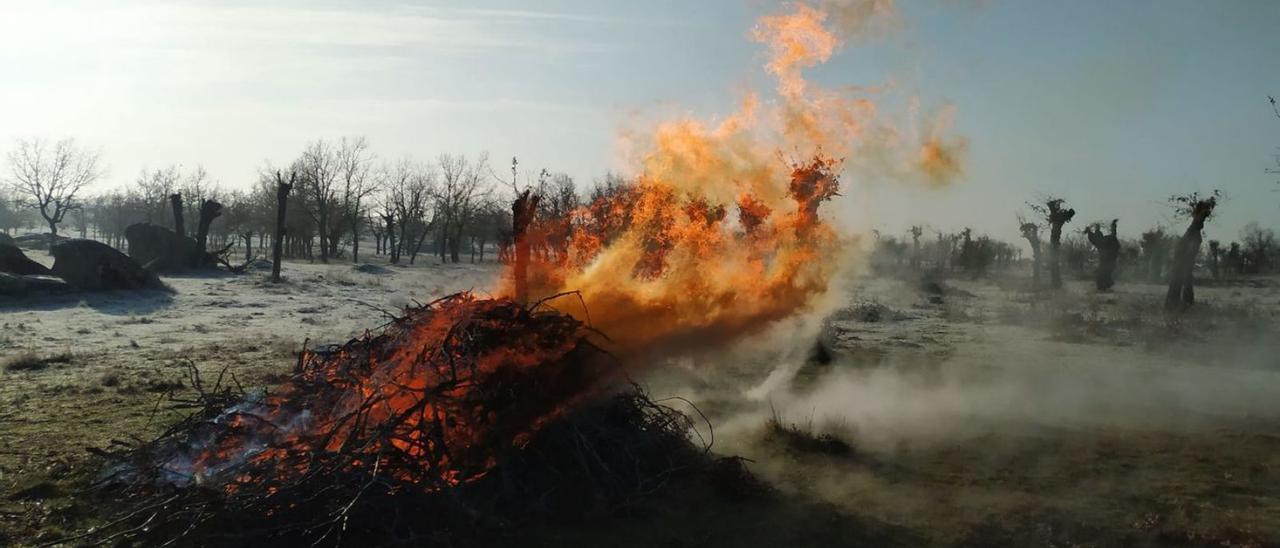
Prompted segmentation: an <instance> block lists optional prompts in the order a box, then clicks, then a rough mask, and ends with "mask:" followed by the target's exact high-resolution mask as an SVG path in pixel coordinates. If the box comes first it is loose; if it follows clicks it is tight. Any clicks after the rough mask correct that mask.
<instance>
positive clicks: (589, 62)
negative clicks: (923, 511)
mask: <svg viewBox="0 0 1280 548" xmlns="http://www.w3.org/2000/svg"><path fill="white" fill-rule="evenodd" d="M459 6H465V7H459ZM899 8H900V10H901V17H900V18H899V24H898V25H897V26H896V27H895V28H894V29H893V30H892V32H882V33H876V35H874V36H869V37H863V38H859V39H855V40H851V41H849V42H847V43H845V44H844V46H843V47H842V48H841V50H840V51H839V52H838V53H837V54H836V56H835V57H834V58H833V59H832V60H831V61H830V62H829V63H827V64H826V65H824V66H821V67H818V68H817V69H814V70H813V71H812V72H811V77H812V79H813V80H814V81H816V82H820V83H821V84H823V85H827V86H869V87H874V88H877V89H887V90H892V91H890V92H887V93H889V94H890V95H892V96H893V98H889V97H886V104H887V105H890V106H892V105H894V104H896V103H901V102H903V100H904V99H903V98H907V97H910V98H914V99H915V100H918V102H919V104H920V105H921V108H922V109H923V110H926V111H928V110H932V109H938V108H942V107H944V106H948V105H949V106H952V107H954V109H955V123H954V126H953V128H952V129H951V133H952V134H954V135H958V136H962V137H964V138H965V139H967V141H968V148H967V153H966V156H965V158H964V173H963V175H962V176H961V177H959V178H958V179H957V180H955V181H953V182H952V183H951V184H949V185H947V186H946V187H945V188H941V189H938V188H926V187H924V186H920V185H918V184H914V183H912V182H909V181H895V180H891V179H889V178H885V177H879V176H875V175H864V174H858V173H850V174H847V175H846V177H845V187H844V189H845V191H844V195H843V196H842V197H841V198H840V199H839V201H838V202H837V203H835V204H833V205H832V206H831V207H832V209H831V211H833V212H834V215H835V216H836V217H837V220H838V222H839V223H840V224H841V225H842V226H844V227H846V228H847V229H848V230H850V231H852V232H858V231H866V230H869V229H871V228H879V229H880V230H882V231H883V232H885V233H889V234H903V233H904V232H905V229H906V227H908V226H909V225H911V224H917V223H926V224H929V225H930V226H931V227H934V228H937V229H942V230H957V229H959V228H961V227H965V226H968V227H972V228H974V229H975V230H977V231H978V232H986V233H991V234H993V235H995V236H997V237H1000V238H1004V239H1009V240H1013V239H1014V238H1016V235H1017V232H1016V221H1017V219H1016V216H1017V214H1018V213H1020V212H1022V213H1026V212H1027V208H1026V206H1025V202H1026V201H1028V200H1035V199H1038V198H1041V197H1044V196H1048V195H1054V196H1061V197H1064V198H1066V199H1067V200H1068V201H1069V203H1071V204H1072V205H1073V206H1074V207H1075V208H1076V209H1077V211H1078V216H1077V223H1076V224H1077V225H1078V226H1077V228H1079V227H1083V226H1084V224H1085V223H1087V222H1090V221H1096V220H1109V219H1112V218H1117V217H1118V218H1120V219H1121V225H1120V228H1121V232H1122V234H1124V235H1129V236H1135V235H1136V234H1137V233H1138V232H1140V231H1141V230H1143V229H1145V228H1147V227H1149V226H1151V225H1154V224H1157V223H1164V224H1166V225H1167V226H1171V227H1176V226H1177V225H1178V224H1180V223H1179V221H1178V220H1177V219H1174V218H1173V217H1172V216H1171V215H1170V211H1171V209H1170V208H1169V206H1168V205H1167V201H1166V200H1167V198H1168V196H1169V195H1171V194H1174V193H1185V192H1190V191H1195V190H1199V191H1208V190H1212V189H1220V190H1222V191H1223V192H1225V193H1226V196H1227V199H1226V201H1225V202H1224V203H1223V205H1222V206H1221V207H1220V211H1219V215H1218V216H1217V218H1216V219H1215V220H1214V221H1213V222H1212V223H1211V224H1210V225H1209V227H1208V229H1207V235H1206V236H1207V238H1218V239H1224V240H1229V239H1233V238H1235V237H1237V234H1238V232H1239V230H1240V228H1241V226H1243V225H1244V224H1245V223H1246V222H1249V221H1259V222H1261V223H1262V224H1264V225H1268V226H1276V227H1277V228H1280V226H1277V225H1280V223H1277V222H1276V221H1277V217H1278V216H1277V213H1280V192H1276V190H1277V189H1280V185H1277V184H1276V183H1277V180H1280V175H1275V174H1268V173H1266V169H1267V168H1269V167H1275V166H1276V163H1275V162H1276V160H1275V157H1274V155H1275V154H1276V152H1277V147H1280V118H1277V116H1276V115H1275V114H1273V113H1272V111H1271V107H1270V105H1269V104H1268V103H1267V96H1268V95H1280V32H1277V31H1276V29H1278V28H1280V2H1273V1H1261V0H1259V1H1243V0H1241V1H1222V2H1203V1H1192V0H1159V1H1157V0H1149V1H1130V2H1104V1H1100V0H1099V1H1078V2H1062V1H1056V2H1047V1H1031V0H1028V1H1016V2H1015V1H1011V0H929V1H920V2H912V1H904V2H902V3H901V4H900V6H899ZM779 9H780V3H779V2H772V1H766V0H702V1H698V2H688V1H673V0H657V1H647V2H623V1H602V0H594V1H587V0H545V1H539V2H530V1H516V0H488V1H473V2H466V3H462V2H453V3H450V2H441V1H421V2H408V1H390V0H373V1H369V0H366V1H358V2H357V1H351V2H341V1H336V0H328V1H324V0H322V1H306V2H303V1H295V2H237V1H221V2H212V1H210V2H198V1H196V2H181V1H166V2H159V1H148V0H122V1H114V2H108V1H90V0H85V1H59V0H47V1H40V2H35V1H22V2H16V1H11V0H0V14H2V16H0V154H3V153H5V152H7V151H8V150H10V149H11V148H12V144H13V141H14V139H16V138H20V137H35V136H39V137H45V138H50V139H56V138H61V137H75V138H76V139H77V140H78V141H79V142H81V143H82V144H85V145H88V146H91V147H94V148H97V149H100V150H101V152H102V155H103V160H104V161H105V163H106V165H107V166H108V171H107V175H106V177H104V178H103V180H102V181H101V182H100V183H98V184H97V185H96V186H95V188H94V190H95V191H104V190H108V189H111V188H113V187H119V186H122V185H126V184H128V183H129V182H131V181H132V180H134V179H135V178H136V176H137V174H138V172H139V171H140V170H142V169H144V168H160V167H165V166H168V165H171V164H180V165H183V166H186V167H188V168H190V167H193V166H195V165H197V164H200V165H203V166H204V167H205V168H206V169H207V170H208V172H209V174H210V175H211V176H212V177H213V178H214V179H215V180H217V181H218V182H219V183H220V184H221V185H222V186H224V187H228V188H247V187H248V186H249V185H251V184H252V183H253V182H254V181H255V180H256V178H257V172H258V170H259V168H260V167H261V166H263V165H264V164H265V163H266V162H268V161H272V162H274V163H277V164H280V163H287V162H288V161H289V160H290V159H291V158H293V157H295V156H296V155H297V154H298V153H299V152H300V151H301V149H302V148H303V147H304V146H305V145H306V144H307V143H308V142H310V141H313V140H315V139H319V138H325V139H337V138H339V137H341V136H344V135H363V136H366V137H367V138H368V139H369V141H370V142H371V144H372V146H373V148H374V150H375V152H377V153H378V155H379V156H380V157H381V158H384V159H388V160H394V159H397V158H400V157H403V156H413V157H417V158H421V159H430V158H433V157H435V156H436V155H438V154H441V153H462V154H467V155H469V156H475V155H478V154H480V153H482V152H487V153H488V154H489V156H490V158H491V159H492V160H491V161H492V163H493V164H494V167H495V170H496V171H498V172H500V173H502V172H505V171H506V170H505V167H506V166H507V165H508V162H509V161H510V160H509V159H510V158H511V157H512V156H518V157H519V158H520V162H521V165H522V166H524V167H526V168H529V169H530V170H536V169H538V168H544V167H545V168H547V169H549V170H551V171H562V172H566V173H568V174H570V175H572V176H573V177H574V178H575V179H576V180H577V181H579V183H580V184H588V183H589V181H591V180H592V179H594V178H598V177H600V176H601V175H603V174H604V173H605V172H606V171H608V170H619V171H624V172H625V171H627V169H628V167H629V166H628V165H627V161H626V158H625V157H624V154H623V151H621V150H620V147H619V139H618V135H619V133H620V132H621V131H623V130H625V129H627V128H631V127H635V126H637V125H643V124H645V123H646V121H649V120H653V119H659V118H662V117H664V116H667V115H671V114H678V115H689V116H696V117H699V118H705V119H707V120H715V119H717V117H722V116H725V115H727V114H728V113H730V112H732V110H733V109H734V108H735V107H736V106H737V103H738V101H739V100H740V99H741V97H742V96H743V94H744V93H745V92H746V91H748V90H761V89H767V88H768V87H769V83H768V78H767V75H765V74H764V72H763V71H762V70H761V65H762V63H763V62H764V58H763V56H764V52H763V51H762V48H761V47H760V45H759V44H756V43H753V42H752V41H751V40H750V39H749V33H750V30H751V28H752V25H753V22H754V20H755V19H756V18H757V17H759V16H760V15H762V14H765V13H770V12H774V11H778V10H779ZM895 102H896V103H895ZM6 174H7V173H6ZM1174 230H1181V228H1174Z"/></svg>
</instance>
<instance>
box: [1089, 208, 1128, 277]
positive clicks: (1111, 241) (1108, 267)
mask: <svg viewBox="0 0 1280 548" xmlns="http://www.w3.org/2000/svg"><path fill="white" fill-rule="evenodd" d="M1119 222H1120V220H1119V219H1112V220H1111V233H1110V234H1104V233H1103V232H1102V225H1101V224H1100V223H1093V224H1090V225H1089V226H1087V227H1085V228H1084V235H1085V236H1087V237H1088V238H1089V243H1090V244H1093V247H1094V249H1096V250H1098V269H1097V271H1095V273H1094V285H1095V287H1097V289H1098V291H1108V290H1110V289H1111V287H1112V286H1114V285H1116V259H1118V258H1119V257H1120V238H1118V237H1117V236H1116V224H1118V223H1119Z"/></svg>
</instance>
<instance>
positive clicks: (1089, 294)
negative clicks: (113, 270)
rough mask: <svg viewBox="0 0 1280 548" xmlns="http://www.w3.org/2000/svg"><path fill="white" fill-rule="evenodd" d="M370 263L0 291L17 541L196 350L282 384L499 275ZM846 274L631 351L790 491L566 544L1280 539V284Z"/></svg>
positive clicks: (6, 497)
mask: <svg viewBox="0 0 1280 548" xmlns="http://www.w3.org/2000/svg"><path fill="white" fill-rule="evenodd" d="M33 255H34V257H35V258H36V259H37V260H42V261H45V262H46V263H47V262H48V258H47V257H44V256H42V254H41V253H39V252H36V253H33ZM372 262H373V263H374V264H368V265H362V266H358V267H357V266H353V265H351V264H349V263H337V262H335V263H333V264H329V265H321V264H310V263H304V262H288V263H286V265H285V275H286V282H285V283H283V284H278V285H277V284H271V283H269V282H267V281H266V277H267V275H268V272H266V271H263V270H253V271H251V272H249V273H248V274H245V275H241V276H232V275H217V276H203V277H193V276H188V277H165V278H164V281H165V282H166V283H167V284H168V285H170V286H171V287H172V288H173V289H174V292H173V293H171V294H170V293H162V292H141V293H138V292H107V293H100V294H92V295H89V294H79V295H61V296H52V297H41V298H28V299H18V300H10V301H4V302H0V363H5V364H7V365H14V366H13V367H10V368H8V369H7V370H0V545H4V544H9V543H18V544H26V543H29V542H31V541H33V540H34V539H37V538H40V539H50V538H57V537H58V536H59V535H60V534H62V533H63V532H65V531H66V530H68V529H74V528H78V527H82V526H83V525H84V524H85V523H86V522H85V519H86V516H94V515H100V512H98V513H97V514H95V512H96V509H93V508H86V507H85V506H84V505H83V503H82V502H80V501H79V499H77V497H76V496H75V490H76V489H78V488H80V487H81V486H82V485H83V484H84V483H85V481H86V480H87V479H88V478H90V477H92V474H93V473H94V468H93V461H92V459H91V458H90V456H89V453H88V452H87V451H86V448H89V447H96V448H102V447H107V446H108V445H110V444H111V443H112V442H113V440H126V441H127V440H130V439H134V438H146V437H148V436H150V435H153V434H155V433H157V432H158V431H159V430H161V429H163V428H164V426H166V425H167V424H170V423H171V422H172V421H173V420H174V419H175V418H176V417H177V415H176V414H175V413H174V412H170V411H166V410H165V407H164V406H163V405H157V404H158V403H159V402H160V400H161V398H162V396H163V395H164V394H168V393H171V392H175V391H176V392H177V393H179V394H181V393H185V392H189V391H190V385H191V378H190V369H189V366H190V365H194V366H195V367H196V368H197V369H198V370H200V371H201V372H202V376H203V378H204V379H205V380H206V382H212V379H213V378H216V377H217V375H218V373H219V372H221V371H223V370H224V369H225V370H226V371H227V372H228V374H229V375H234V377H235V381H236V382H240V383H242V384H244V385H245V386H269V385H271V384H273V383H275V382H278V381H279V380H280V379H281V378H282V376H283V375H284V374H286V373H287V372H288V371H289V369H290V367H292V365H293V362H294V359H295V356H296V351H297V350H298V349H299V348H301V347H302V346H303V344H304V341H310V342H309V343H307V344H310V345H313V346H314V345H318V344H325V343H333V342H342V341H345V340H347V339H348V338H350V337H352V336H354V335H358V334H360V333H362V332H363V331H364V330H365V329H372V328H376V327H377V326H379V325H380V324H382V323H383V322H384V321H385V318H386V316H385V313H386V312H390V311H394V310H395V309H396V308H398V307H401V306H403V305H405V304H409V303H412V302H414V301H417V302H427V301H429V300H431V299H433V298H435V297H438V296H441V295H444V294H447V293H451V292H455V291H459V290H467V289H474V290H476V291H477V292H481V293H482V294H483V290H484V289H485V288H488V287H491V286H492V284H493V281H494V279H495V277H496V276H497V275H498V269H497V268H496V266H495V265H492V264H486V265H439V264H436V263H435V261H434V260H431V259H430V258H426V259H423V262H424V263H426V264H420V265H414V266H391V265H387V264H386V263H385V258H381V257H379V258H374V259H373V261H372ZM847 285H848V287H847V289H846V290H844V291H843V293H842V295H841V296H840V297H839V299H840V301H841V303H842V304H841V306H839V307H838V310H837V311H836V312H835V314H833V315H832V316H831V317H830V321H829V322H827V323H826V324H825V327H819V326H820V325H821V322H816V321H814V322H810V327H809V328H807V329H806V328H796V327H795V326H782V327H779V328H778V329H777V332H774V333H768V334H761V335H756V336H752V337H750V338H749V340H747V341H745V342H744V343H743V344H742V345H741V347H739V348H734V349H724V350H723V351H718V352H715V353H713V354H710V355H701V356H697V357H692V358H685V359H681V360H677V361H675V362H674V363H659V364H648V365H649V366H648V367H643V366H642V365H641V364H633V366H634V367H636V375H635V378H637V379H638V380H640V381H642V382H643V383H645V384H646V385H647V386H648V387H649V389H650V391H651V393H652V394H653V395H654V396H655V397H666V396H681V397H685V398H688V399H690V400H691V401H693V402H694V403H695V404H696V405H697V406H698V407H699V408H700V409H701V410H702V411H703V412H704V413H706V415H707V416H708V418H709V419H710V421H711V423H712V425H713V426H714V427H715V435H716V441H715V445H714V446H713V450H714V451H717V452H719V453H722V454H737V455H743V456H746V457H749V458H750V459H752V462H750V463H749V467H750V468H751V469H752V470H753V471H754V472H755V473H756V474H757V475H759V476H760V477H761V478H763V479H764V480H766V481H768V482H769V483H771V484H772V485H774V486H775V487H777V488H778V489H779V490H780V492H781V493H783V495H784V496H783V497H782V498H779V499H777V501H776V502H770V503H768V504H767V505H764V506H761V505H762V504H765V503H749V502H741V501H736V500H728V499H723V498H717V497H715V496H710V495H706V494H697V493H694V494H690V493H681V494H679V495H678V496H679V497H684V498H682V499H681V501H680V502H678V501H669V502H668V503H664V504H665V505H666V506H667V507H669V508H672V509H674V510H672V511H670V512H665V513H658V514H654V515H647V516H643V517H634V516H633V517H631V518H626V519H619V520H616V521H611V522H609V523H607V524H591V525H584V527H583V529H582V531H578V532H576V533H575V532H574V531H567V532H565V535H566V538H567V539H568V540H567V541H566V543H568V544H572V542H570V541H572V540H575V539H576V540H577V541H578V542H579V543H581V544H585V545H602V544H603V545H615V544H617V545H629V546H650V545H655V544H663V545H673V546H689V545H717V544H722V543H731V544H735V545H759V546H765V545H778V544H801V545H804V544H812V545H832V544H836V545H838V544H856V543H859V542H860V543H862V544H868V543H869V544H871V545H886V544H899V545H910V546H915V545H953V544H965V543H967V544H969V545H1042V546H1048V545H1060V546H1068V545H1084V546H1087V545H1168V544H1181V545H1210V544H1211V545H1215V546H1216V545H1232V546H1248V545H1275V544H1280V519H1276V516H1280V358H1277V356H1280V331H1278V330H1277V326H1280V320H1277V313H1278V312H1280V285H1277V284H1275V283H1274V281H1272V280H1251V281H1249V282H1247V283H1228V284H1222V285H1218V286H1211V287H1201V288H1199V289H1198V297H1199V298H1200V300H1201V303H1200V304H1199V305H1197V307H1196V308H1194V309H1193V310H1192V312H1191V313H1189V314H1186V315H1183V316H1178V317H1170V316H1166V315H1165V314H1163V313H1162V312H1161V307H1160V304H1161V299H1162V297H1163V295H1162V288H1161V287H1159V286H1155V285H1148V284H1134V283H1122V284H1120V285H1119V286H1118V287H1117V289H1116V290H1115V291H1114V292H1112V293H1109V294H1103V295H1099V294H1096V293H1095V292H1093V291H1092V289H1091V287H1090V286H1089V284H1088V283H1086V282H1072V283H1071V284H1069V286H1068V288H1067V289H1066V290H1064V291H1063V292H1060V293H1056V294H1044V293H1036V292H1032V291H1028V290H1027V288H1026V284H1025V283H1024V282H1022V281H1021V280H1020V279H1018V277H1016V276H1012V275H1005V276H1003V277H1001V278H1000V279H998V280H997V281H958V280H946V281H943V282H942V283H941V285H940V286H936V287H928V286H922V285H921V284H919V283H917V282H915V281H910V282H904V281H896V280H890V279H876V278H865V277H864V278H856V279H851V280H850V283H849V284H847ZM802 323H803V322H802ZM818 340H821V341H822V346H823V348H824V349H825V350H824V351H822V352H818V351H816V347H817V345H818V343H817V341H818ZM674 404H678V403H677V402H673V405H674ZM771 422H773V423H774V425H773V426H770V423H771ZM703 433H704V434H707V432H703ZM815 440H816V442H815ZM744 505H745V506H744ZM769 505H774V506H769ZM777 505H785V507H780V506H777ZM753 523H755V525H752V524H753ZM762 523H768V524H769V525H768V526H767V527H765V526H761V525H760V524H762ZM854 529H856V530H854ZM575 535H576V536H575Z"/></svg>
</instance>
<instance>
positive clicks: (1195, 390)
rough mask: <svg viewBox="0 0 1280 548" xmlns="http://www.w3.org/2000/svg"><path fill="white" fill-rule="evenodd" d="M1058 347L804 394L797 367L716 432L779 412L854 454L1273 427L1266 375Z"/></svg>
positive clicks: (1271, 389)
mask: <svg viewBox="0 0 1280 548" xmlns="http://www.w3.org/2000/svg"><path fill="white" fill-rule="evenodd" d="M1055 345H1056V343H1052V342H1049V341H1025V340H1023V341H1018V340H1017V339H1013V338H1010V339H1008V340H999V341H993V342H990V343H986V344H984V345H975V347H972V348H969V347H966V348H963V349H962V350H961V351H960V352H959V353H958V354H957V355H955V356H952V357H950V358H946V359H938V358H936V357H935V358H934V359H933V360H930V359H928V358H925V357H916V358H914V359H913V358H911V357H903V358H900V359H898V360H893V361H889V362H887V363H881V364H878V365H875V366H866V365H865V364H859V363H856V362H854V361H851V360H844V361H843V362H841V361H837V362H835V363H832V364H830V365H829V366H827V367H826V368H825V369H824V370H825V371H826V372H825V373H823V374H820V375H818V376H816V377H815V378H813V379H812V380H810V381H806V382H804V383H800V384H801V385H802V386H801V387H797V386H796V384H797V383H795V380H796V376H797V373H798V372H800V371H801V370H802V367H803V366H802V365H801V363H800V362H796V361H784V362H782V365H779V366H777V367H775V368H773V369H772V371H770V373H769V374H768V375H767V376H766V377H765V378H764V379H763V380H761V381H759V382H758V383H756V384H755V385H753V386H750V387H747V388H744V389H741V390H740V391H739V393H738V396H737V397H741V398H743V399H746V400H749V401H754V402H756V405H755V406H754V407H753V408H752V409H750V410H746V411H743V412H741V413H738V414H736V415H735V416H733V417H732V418H731V419H730V420H728V421H726V422H727V425H726V427H725V428H723V429H722V430H724V431H727V432H735V431H736V432H738V433H739V434H750V433H753V432H757V431H758V430H759V429H760V427H761V425H762V424H763V423H764V421H765V420H766V419H768V418H769V417H770V416H771V415H772V414H773V413H775V412H776V413H777V414H778V415H779V416H781V417H783V418H784V419H785V420H787V421H791V422H796V423H802V424H812V425H813V426H814V428H815V430H818V431H822V430H830V431H833V432H835V433H837V434H841V435H845V436H848V437H849V438H850V441H851V442H853V443H855V445H857V446H858V447H860V448H865V449H871V450H876V451H884V452H888V451H892V450H894V449H895V448H897V447H900V446H901V445H902V444H910V445H913V446H921V445H926V446H927V445H931V444H938V443H948V442H955V441H958V440H963V439H966V438H972V437H977V436H985V435H990V434H997V435H1010V434H1018V433H1034V432H1041V431H1045V430H1060V429H1069V430H1092V429H1111V428H1116V429H1122V430H1130V431H1185V430H1188V429H1197V428H1213V427H1217V426H1221V425H1223V424H1227V423H1229V422H1238V421H1240V420H1253V419H1262V418H1277V417H1280V407H1278V406H1276V405H1275V403H1274V401H1275V400H1274V395H1275V394H1276V393H1277V391H1280V376H1278V375H1277V374H1276V372H1275V371H1274V370H1269V369H1250V368H1224V367H1209V366H1201V365H1194V364H1191V363H1177V362H1176V361H1175V362H1174V363H1169V361H1168V360H1167V359H1161V358H1160V357H1158V356H1153V355H1151V354H1149V353H1145V352H1142V351H1140V350H1132V349H1121V348H1116V347H1108V346H1097V347H1088V348H1079V349H1076V350H1075V351H1076V352H1077V353H1078V354H1086V353H1092V354H1090V355H1079V356H1075V357H1074V358H1073V357H1070V356H1067V357H1062V358H1060V359H1046V358H1044V357H1043V356H1044V355H1045V354H1044V353H1045V352H1048V351H1050V348H1051V347H1053V348H1054V349H1057V347H1056V346H1055ZM792 354H794V352H793V353H792ZM930 362H932V363H930Z"/></svg>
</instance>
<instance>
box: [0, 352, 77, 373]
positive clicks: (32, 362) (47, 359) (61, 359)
mask: <svg viewBox="0 0 1280 548" xmlns="http://www.w3.org/2000/svg"><path fill="white" fill-rule="evenodd" d="M73 358H74V356H72V355H71V353H70V352H62V353H59V354H53V355H49V356H43V355H41V354H39V353H37V352H35V351H31V350H28V351H25V352H22V353H20V354H18V355H16V356H13V357H10V358H8V359H6V360H5V361H4V365H3V368H4V370H5V371H39V370H42V369H46V368H48V367H49V366H50V365H52V364H56V363H71V360H72V359H73Z"/></svg>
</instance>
